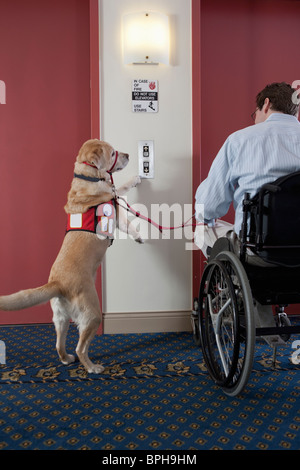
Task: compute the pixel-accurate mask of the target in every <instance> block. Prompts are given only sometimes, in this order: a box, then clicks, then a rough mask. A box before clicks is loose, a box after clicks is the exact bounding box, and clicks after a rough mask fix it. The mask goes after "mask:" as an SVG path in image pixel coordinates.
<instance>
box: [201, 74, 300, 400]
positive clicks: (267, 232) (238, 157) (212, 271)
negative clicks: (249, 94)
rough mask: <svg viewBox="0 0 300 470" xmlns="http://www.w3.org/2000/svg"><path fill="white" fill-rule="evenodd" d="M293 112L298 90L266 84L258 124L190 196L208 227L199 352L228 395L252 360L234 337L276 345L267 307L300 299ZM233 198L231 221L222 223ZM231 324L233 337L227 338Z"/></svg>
mask: <svg viewBox="0 0 300 470" xmlns="http://www.w3.org/2000/svg"><path fill="white" fill-rule="evenodd" d="M295 94H296V95H295ZM298 114H299V99H297V92H296V90H295V89H293V88H292V87H291V86H290V85H289V84H287V83H284V82H282V83H273V84H271V85H267V86H266V87H265V88H264V89H263V90H262V91H261V92H260V93H258V95H257V97H256V109H255V112H254V113H253V115H252V117H253V119H254V122H255V125H254V126H250V127H247V128H244V129H241V130H239V131H237V132H235V133H233V134H231V135H230V136H229V137H228V138H227V140H226V141H225V143H224V145H223V146H222V148H221V149H220V151H219V153H218V154H217V156H216V158H215V160H214V161H213V163H212V166H211V169H210V171H209V174H208V176H207V178H206V179H205V180H204V181H203V182H202V183H201V184H200V186H199V187H198V189H197V192H196V195H195V199H196V205H195V207H196V219H197V220H198V221H199V222H200V223H203V222H204V223H205V229H204V239H203V227H201V229H202V230H201V229H200V228H199V229H197V228H196V231H195V237H194V241H195V244H196V245H197V246H198V247H199V248H200V249H201V250H202V251H203V253H204V255H205V256H206V257H207V258H208V264H207V266H206V268H205V270H204V273H203V278H202V281H201V286H200V294H199V303H200V304H201V305H200V310H201V309H204V310H203V311H202V310H201V312H200V315H199V322H200V323H203V324H202V349H204V357H206V358H207V357H208V364H209V367H208V368H209V369H210V372H212V373H211V375H212V376H213V378H214V379H215V380H216V382H219V383H220V384H221V385H222V386H224V387H225V390H226V391H227V392H228V390H229V394H236V393H238V392H239V391H240V390H241V389H242V387H243V384H244V383H245V380H246V378H245V377H246V376H248V372H247V371H246V372H245V371H244V369H247V367H244V366H242V368H241V370H243V372H242V374H241V375H243V374H244V375H245V377H243V378H242V380H241V382H242V383H241V384H240V385H238V382H239V380H237V379H236V378H234V377H236V369H237V368H239V367H240V366H239V365H238V364H240V363H241V362H244V363H245V362H247V361H248V362H249V364H250V363H251V361H252V359H253V351H252V352H251V351H250V353H249V354H248V353H247V354H248V356H247V354H246V355H245V357H246V359H245V360H244V361H241V360H240V359H238V357H239V352H238V351H237V349H239V348H240V346H238V347H237V346H236V345H235V344H234V341H233V337H234V338H235V339H237V338H238V343H239V345H240V343H241V342H243V340H244V342H245V343H246V345H247V348H248V349H249V347H250V346H249V344H250V343H251V344H252V343H253V341H254V339H253V336H254V337H255V335H256V336H258V335H259V334H260V333H261V336H263V337H264V339H265V340H266V341H267V342H268V343H269V344H272V345H277V344H280V343H281V342H282V338H284V336H283V335H282V336H281V335H278V334H272V333H275V330H276V328H274V327H275V326H276V324H275V320H274V316H273V310H272V305H275V304H276V305H284V304H287V303H298V302H300V286H298V284H299V281H298V279H299V276H300V237H299V230H300V211H299V207H300V123H299V121H298ZM231 203H233V206H234V209H235V220H234V224H229V223H227V222H225V221H222V220H220V218H221V217H223V216H224V215H226V214H227V212H228V210H229V207H230V205H231ZM200 207H201V208H203V207H204V213H203V212H200V211H199V210H198V208H200ZM298 239H299V240H298ZM291 268H296V269H298V271H297V273H295V271H294V272H293V273H292V274H291ZM278 273H281V276H278ZM282 284H284V285H288V288H287V289H285V288H284V287H282ZM230 293H231V294H230ZM229 294H230V295H229ZM293 295H294V297H293ZM248 297H250V300H249V298H248ZM287 297H288V298H287ZM291 297H292V299H291ZM241 299H242V300H241ZM217 305H218V308H217ZM240 305H243V306H242V308H240ZM203 306H204V307H203ZM206 310H207V311H208V312H209V313H207V312H206ZM241 311H242V314H241V313H240V312H241ZM246 311H247V312H246ZM226 312H227V313H226ZM236 312H238V313H236ZM249 312H250V313H249ZM252 317H253V322H252V319H251V318H252ZM229 318H230V321H229ZM229 324H230V326H231V328H230V331H231V333H230V336H231V337H230V341H229V339H228V338H227V339H226V340H225V339H224V336H226V335H227V336H228V337H229V334H228V331H229V328H228V325H229ZM246 324H247V325H246ZM237 325H239V328H241V330H240V332H239V333H236V329H237ZM245 325H246V326H247V327H246V326H245ZM200 326H201V325H200ZM272 328H273V330H274V331H272ZM247 329H248V330H251V333H249V332H248V333H247ZM200 330H201V328H200ZM203 331H204V332H203ZM241 331H242V332H241ZM268 331H270V333H271V334H269V335H264V334H263V333H264V332H268ZM211 332H214V333H215V339H214V340H212V339H211V338H212V335H211ZM216 332H217V333H216ZM224 332H225V334H224ZM232 332H233V333H232ZM245 332H246V333H245ZM200 336H201V334H200ZM225 343H226V345H225ZM229 343H230V344H231V346H230V348H229V347H228V344H229ZM252 346H253V344H252ZM252 346H251V348H252V349H253V347H252ZM223 348H225V350H224V349H223ZM251 348H250V349H251ZM215 351H217V353H216V352H215ZM229 356H230V361H229V360H228V357H229ZM247 357H248V359H247ZM233 358H234V359H233ZM228 363H229V364H230V366H229V365H228Z"/></svg>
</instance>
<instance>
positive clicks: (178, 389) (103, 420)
mask: <svg viewBox="0 0 300 470" xmlns="http://www.w3.org/2000/svg"><path fill="white" fill-rule="evenodd" d="M77 338H78V336H77V330H76V328H75V327H74V325H71V327H70V333H69V339H68V346H69V347H68V349H69V352H70V353H71V352H74V350H75V347H76V343H77ZM296 339H297V338H296V337H293V339H291V340H290V343H289V344H288V345H287V346H286V347H285V348H281V349H280V350H279V352H278V356H277V364H276V368H275V369H272V368H271V367H270V365H271V364H270V362H271V361H270V357H271V354H272V352H271V350H270V349H269V348H268V347H267V345H265V343H264V342H258V343H257V345H256V358H255V364H254V368H253V371H252V374H251V376H250V380H249V383H248V386H247V389H246V390H245V392H243V394H242V395H241V396H238V397H235V398H231V397H228V396H226V395H225V394H224V393H223V392H222V390H220V389H219V388H218V387H217V386H215V385H214V384H213V382H212V381H211V379H210V378H209V376H208V374H207V372H206V370H205V367H204V365H203V362H202V356H201V350H200V349H199V348H197V347H196V346H195V344H194V342H193V339H192V336H191V334H190V333H159V334H156V333H153V334H140V335H136V334H132V335H131V334H126V335H103V336H98V337H97V338H96V339H95V340H94V341H93V343H92V345H91V348H90V356H91V358H92V359H93V360H94V361H95V362H100V363H102V364H103V365H104V366H105V371H104V373H103V374H101V375H86V373H85V371H84V370H83V368H82V367H81V365H80V364H79V363H78V362H77V363H74V364H72V365H69V366H63V365H61V364H60V363H59V361H58V358H57V354H56V351H55V332H54V327H53V326H52V325H39V326H16V327H2V328H1V330H0V340H2V341H4V342H5V345H6V351H5V353H6V364H3V365H0V449H3V450H24V449H30V450H34V449H39V450H58V449H66V450H71V449H73V450H79V449H91V450H107V451H113V450H152V451H155V450H157V451H162V450H186V451H187V450H189V451H193V450H213V449H223V450H237V449H245V450H275V449H276V450H285V449H288V450H299V449H300V430H299V426H300V411H299V404H298V399H299V393H300V365H297V364H293V362H292V361H291V357H292V354H293V352H294V351H295V348H293V346H296V347H299V346H298V345H297V344H295V343H294V344H293V340H296Z"/></svg>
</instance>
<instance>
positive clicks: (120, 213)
mask: <svg viewBox="0 0 300 470" xmlns="http://www.w3.org/2000/svg"><path fill="white" fill-rule="evenodd" d="M128 160H129V156H128V154H125V153H121V152H117V151H115V149H114V148H113V147H112V146H111V145H109V144H108V143H106V142H103V141H100V140H98V139H91V140H88V141H87V142H85V143H84V144H83V146H82V147H81V149H80V151H79V153H78V156H77V158H76V162H75V167H74V178H73V180H72V184H71V189H70V191H69V193H68V199H67V204H66V205H65V211H66V213H67V214H68V230H67V233H66V235H65V238H64V240H63V244H62V246H61V249H60V251H59V253H58V255H57V258H56V260H55V262H54V264H53V266H52V268H51V271H50V275H49V280H48V283H47V284H45V285H43V286H41V287H37V288H34V289H27V290H23V291H20V292H17V293H15V294H11V295H5V296H0V310H20V309H24V308H28V307H32V306H34V305H39V304H42V303H45V302H48V301H50V303H51V308H52V310H53V322H54V325H55V330H56V336H57V340H56V349H57V352H58V355H59V358H60V360H61V362H62V363H63V364H70V363H72V362H74V361H75V356H74V355H71V354H68V353H67V351H66V338H67V333H68V329H69V325H70V320H73V321H74V322H75V323H76V324H77V326H78V330H79V341H78V344H77V347H76V353H77V356H78V358H79V360H80V362H81V363H82V364H83V366H84V367H85V369H86V370H87V372H89V373H96V374H99V373H101V372H103V369H104V368H103V366H102V365H100V364H94V363H93V362H92V361H91V360H90V358H89V355H88V350H89V345H90V344H91V341H92V340H93V338H94V336H95V334H96V332H97V329H98V327H99V325H100V324H101V321H102V313H101V309H100V303H99V299H98V295H97V291H96V287H95V280H96V274H97V269H98V267H99V266H100V263H101V261H102V259H103V257H104V255H105V252H106V250H107V248H108V247H109V246H110V245H111V243H112V240H111V237H107V236H106V235H105V233H103V231H102V232H101V233H99V232H98V225H99V223H97V221H98V220H99V218H97V215H98V208H99V207H100V206H99V205H100V204H102V203H110V202H111V201H112V200H116V199H117V197H118V196H122V195H124V194H125V193H126V192H127V191H129V190H130V189H131V188H133V187H135V186H136V185H137V184H139V183H140V178H139V177H134V178H132V180H131V181H129V182H128V183H127V184H125V185H124V186H122V187H120V188H119V189H118V190H117V191H116V189H115V187H114V184H113V179H112V173H114V172H116V171H120V170H122V169H123V168H125V166H126V165H127V163H128ZM108 205H109V204H108ZM109 210H111V211H113V209H109ZM115 213H116V220H115V222H116V225H117V227H118V228H119V229H120V230H122V231H125V232H127V233H128V234H129V235H130V236H131V237H132V238H133V239H134V240H135V241H137V242H138V243H143V240H142V239H141V237H140V235H139V233H138V232H136V230H135V229H134V227H133V226H132V225H131V224H130V223H129V221H128V218H127V216H126V214H125V211H124V209H123V208H122V207H121V206H119V205H118V204H116V205H115ZM104 219H107V218H105V217H104ZM106 222H107V220H106ZM104 232H105V230H104Z"/></svg>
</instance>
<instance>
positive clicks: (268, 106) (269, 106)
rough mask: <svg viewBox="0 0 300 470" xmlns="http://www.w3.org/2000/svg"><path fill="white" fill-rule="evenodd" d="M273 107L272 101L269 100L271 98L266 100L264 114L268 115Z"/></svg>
mask: <svg viewBox="0 0 300 470" xmlns="http://www.w3.org/2000/svg"><path fill="white" fill-rule="evenodd" d="M271 107H272V103H271V101H270V100H269V98H266V99H265V101H264V105H263V108H262V109H263V112H264V113H265V114H267V113H268V112H269V110H270V109H271Z"/></svg>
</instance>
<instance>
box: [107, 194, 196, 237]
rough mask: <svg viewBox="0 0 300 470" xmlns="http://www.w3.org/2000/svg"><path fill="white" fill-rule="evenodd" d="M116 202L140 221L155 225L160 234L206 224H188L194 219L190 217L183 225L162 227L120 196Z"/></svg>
mask: <svg viewBox="0 0 300 470" xmlns="http://www.w3.org/2000/svg"><path fill="white" fill-rule="evenodd" d="M118 199H121V200H122V201H123V202H125V204H126V206H127V207H124V206H123V205H122V204H120V203H119V202H118ZM115 201H116V204H118V206H120V207H123V209H125V210H127V211H128V212H131V213H132V214H133V215H135V216H136V217H139V218H140V219H143V220H146V222H148V223H149V224H152V225H154V226H155V227H156V228H157V229H158V230H159V231H160V232H162V231H163V230H175V229H178V228H183V227H197V226H198V225H204V224H201V223H198V224H188V222H189V221H190V220H191V219H192V218H193V216H192V217H190V218H189V219H188V220H187V221H186V222H184V223H182V224H181V225H178V226H177V227H163V226H162V225H159V224H157V223H156V222H154V221H153V220H152V219H150V218H149V217H145V216H144V215H142V214H141V213H140V212H138V211H135V210H134V209H133V208H132V207H131V206H130V205H129V204H128V202H127V201H126V199H124V198H123V197H120V196H117V198H116V199H115Z"/></svg>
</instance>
